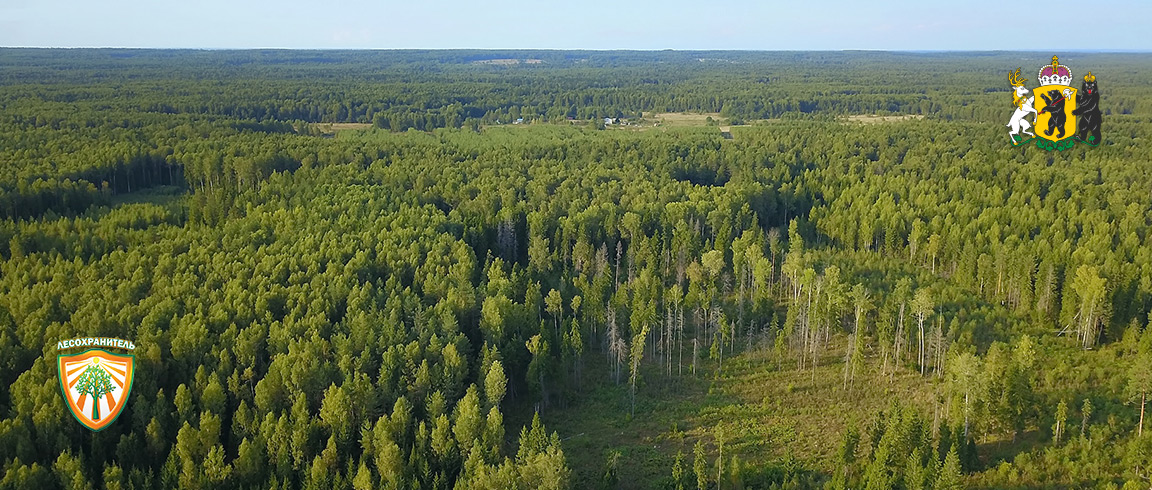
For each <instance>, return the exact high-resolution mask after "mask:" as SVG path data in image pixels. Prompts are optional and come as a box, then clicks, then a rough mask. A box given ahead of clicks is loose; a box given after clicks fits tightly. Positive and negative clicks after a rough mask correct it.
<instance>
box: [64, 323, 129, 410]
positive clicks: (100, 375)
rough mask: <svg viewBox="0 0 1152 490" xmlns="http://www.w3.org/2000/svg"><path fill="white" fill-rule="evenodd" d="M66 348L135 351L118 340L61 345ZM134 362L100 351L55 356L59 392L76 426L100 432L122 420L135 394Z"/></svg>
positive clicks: (94, 340) (127, 355)
mask: <svg viewBox="0 0 1152 490" xmlns="http://www.w3.org/2000/svg"><path fill="white" fill-rule="evenodd" d="M101 341H105V342H101ZM65 344H70V345H76V346H79V345H110V346H118V347H120V346H123V347H124V348H128V347H127V346H131V347H132V348H135V345H132V343H131V342H127V341H123V340H119V339H76V340H72V341H65V342H61V343H60V344H59V345H60V346H63V345H65ZM135 361H136V357H135V356H133V355H131V354H114V353H111V352H108V351H106V350H104V349H99V348H94V349H88V350H86V351H84V352H80V353H78V354H69V355H65V354H60V355H58V356H56V367H57V369H58V370H59V373H60V376H59V377H60V392H61V393H62V394H63V395H64V401H65V403H66V404H67V405H68V410H70V411H71V412H72V416H73V417H75V418H76V421H77V422H80V424H82V425H83V426H84V427H87V428H89V429H91V430H92V431H101V430H104V429H105V428H106V427H108V425H110V424H111V423H112V422H114V421H115V420H116V418H117V417H119V416H120V413H121V412H123V411H124V406H125V405H127V404H128V395H129V394H130V393H131V392H132V380H133V378H134V377H135V371H136V370H135V367H136V366H135Z"/></svg>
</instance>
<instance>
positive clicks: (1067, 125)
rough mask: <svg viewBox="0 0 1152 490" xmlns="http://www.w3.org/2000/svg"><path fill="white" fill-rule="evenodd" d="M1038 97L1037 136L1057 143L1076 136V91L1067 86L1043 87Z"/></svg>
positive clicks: (1039, 89)
mask: <svg viewBox="0 0 1152 490" xmlns="http://www.w3.org/2000/svg"><path fill="white" fill-rule="evenodd" d="M1032 93H1033V94H1035V96H1036V102H1035V103H1036V128H1035V129H1036V136H1037V137H1040V138H1044V139H1046V140H1048V141H1052V142H1057V141H1063V140H1065V139H1068V138H1071V137H1073V136H1075V135H1076V116H1075V115H1073V114H1072V111H1074V110H1076V89H1074V88H1072V87H1069V86H1067V85H1042V86H1040V87H1036V89H1035V90H1033V91H1032Z"/></svg>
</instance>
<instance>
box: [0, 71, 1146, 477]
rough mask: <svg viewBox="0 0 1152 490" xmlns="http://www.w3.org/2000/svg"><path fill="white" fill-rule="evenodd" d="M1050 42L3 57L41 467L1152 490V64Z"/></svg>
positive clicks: (55, 472)
mask: <svg viewBox="0 0 1152 490" xmlns="http://www.w3.org/2000/svg"><path fill="white" fill-rule="evenodd" d="M1050 57H1051V53H944V54H941V53H928V54H921V53H876V52H836V53H819V52H796V53H764V52H610V51H609V52H579V51H499V52H498V51H384V52H374V51H349V52H342V51H318V52H310V51H234V52H233V51H149V50H37V49H0V169H2V170H3V171H2V172H0V259H2V263H0V488H13V489H17V488H67V489H86V488H93V489H95V488H109V489H113V488H116V489H129V488H130V489H161V488H164V489H166V488H193V489H195V488H214V489H231V488H235V489H249V488H252V489H257V488H258V489H289V488H309V489H311V488H325V489H328V488H332V489H356V490H362V489H368V488H444V489H448V488H455V489H464V488H469V489H470V488H493V489H497V488H499V489H505V488H525V489H528V488H533V489H534V488H629V489H632V488H668V489H686V488H699V489H706V488H717V489H719V488H724V489H736V488H814V487H815V488H829V489H841V488H868V489H888V488H896V489H908V490H911V489H926V488H935V489H951V488H1116V489H1120V488H1123V489H1125V490H1128V489H1137V488H1149V487H1150V485H1152V483H1150V476H1152V434H1148V435H1145V434H1143V427H1142V425H1149V424H1152V423H1149V422H1144V421H1143V414H1144V402H1145V401H1146V398H1147V394H1148V392H1149V391H1152V332H1148V331H1147V330H1148V329H1147V326H1148V325H1149V323H1150V321H1152V319H1150V317H1149V310H1150V309H1152V246H1150V242H1149V240H1152V237H1150V236H1149V235H1150V232H1152V221H1150V220H1152V193H1150V192H1149V189H1152V171H1150V170H1152V168H1150V166H1152V158H1150V155H1152V153H1149V147H1148V142H1149V141H1152V121H1150V120H1149V118H1148V117H1149V116H1148V114H1149V113H1150V112H1152V88H1149V87H1148V86H1147V84H1146V83H1145V81H1146V80H1147V79H1148V78H1149V77H1150V76H1152V57H1149V56H1148V55H1142V54H1123V55H1121V54H1085V53H1072V54H1068V55H1067V56H1065V55H1063V54H1062V55H1061V62H1062V63H1064V64H1066V65H1068V66H1071V67H1072V69H1073V70H1075V71H1074V75H1076V76H1080V75H1082V74H1083V73H1086V72H1087V71H1088V70H1092V72H1093V74H1095V75H1096V76H1097V78H1098V80H1099V84H1100V87H1101V93H1102V97H1101V102H1100V105H1101V107H1102V109H1103V111H1104V125H1103V128H1104V130H1103V131H1104V132H1103V135H1104V142H1103V144H1102V145H1101V146H1099V147H1097V148H1087V147H1084V146H1083V145H1081V146H1077V147H1074V148H1072V149H1069V150H1066V151H1062V152H1045V151H1041V150H1038V149H1037V148H1035V147H1017V148H1014V147H1012V146H1011V144H1010V141H1009V138H1008V136H1007V129H1006V128H1005V126H1004V124H1005V123H1006V122H1007V120H1008V117H1009V116H1010V115H1011V108H1012V105H1011V94H1010V91H1009V89H1010V86H1009V85H1008V83H1007V80H1006V74H1007V72H1008V71H1009V70H1011V69H1015V68H1016V67H1017V66H1024V67H1025V68H1026V70H1031V69H1034V68H1031V67H1033V66H1035V67H1039V66H1040V65H1042V64H1044V63H1046V62H1047V61H1048V60H1049V59H1050ZM508 60H519V62H516V63H513V62H510V61H508ZM528 61H531V62H528ZM684 111H687V112H699V113H711V114H716V117H717V118H719V119H720V120H722V121H725V122H726V123H741V122H743V123H747V124H746V125H737V126H736V127H733V128H732V131H731V136H732V138H731V139H728V138H725V137H724V135H722V133H721V132H719V131H717V129H716V128H715V127H708V126H702V127H660V126H653V125H647V126H632V127H609V128H605V127H604V125H603V124H600V125H597V124H596V121H597V120H598V119H599V118H602V117H625V118H629V119H632V120H641V119H642V118H644V117H646V116H647V115H648V114H649V113H652V112H684ZM859 114H878V115H890V114H909V115H917V116H923V117H922V118H916V119H904V120H898V121H889V122H878V123H871V124H865V123H859V122H852V121H849V120H847V119H846V118H844V117H843V116H847V115H859ZM517 119H523V120H524V122H525V123H526V124H518V125H511V124H509V123H510V122H511V121H515V120H517ZM326 123H360V125H358V126H355V128H356V129H341V130H336V131H330V130H329V129H328V128H330V126H325V124H326ZM369 124H370V126H369ZM89 335H95V336H111V337H120V338H126V339H131V340H132V341H133V342H134V343H135V344H136V346H137V351H136V352H135V354H136V369H137V372H136V379H135V385H134V387H133V389H132V394H131V398H130V400H129V402H128V405H127V408H126V409H125V411H124V413H123V415H122V416H121V417H120V419H119V420H118V421H117V422H115V423H114V424H113V425H111V426H110V427H109V428H107V429H106V430H103V431H101V432H91V431H89V430H88V429H86V428H84V427H83V426H81V425H80V424H77V423H76V422H75V421H73V420H71V415H69V412H68V409H67V408H66V404H65V402H64V400H63V399H62V396H61V394H60V389H59V387H58V384H57V383H58V381H57V373H56V367H55V363H56V355H57V352H56V349H55V347H56V342H57V341H59V340H64V339H69V338H73V337H78V336H89ZM1149 430H1150V431H1152V427H1149Z"/></svg>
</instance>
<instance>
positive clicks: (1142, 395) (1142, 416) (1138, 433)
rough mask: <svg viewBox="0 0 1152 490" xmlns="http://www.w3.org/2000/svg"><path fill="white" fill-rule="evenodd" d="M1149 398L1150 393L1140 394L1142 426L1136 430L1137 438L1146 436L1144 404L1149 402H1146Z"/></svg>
mask: <svg viewBox="0 0 1152 490" xmlns="http://www.w3.org/2000/svg"><path fill="white" fill-rule="evenodd" d="M1147 396H1148V393H1146V392H1141V393H1140V426H1139V427H1140V428H1139V429H1136V435H1137V436H1142V435H1144V402H1145V401H1147V400H1145V398H1146V397H1147Z"/></svg>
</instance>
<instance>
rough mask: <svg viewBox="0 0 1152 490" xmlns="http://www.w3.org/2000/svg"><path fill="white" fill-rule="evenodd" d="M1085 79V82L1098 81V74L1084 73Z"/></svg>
mask: <svg viewBox="0 0 1152 490" xmlns="http://www.w3.org/2000/svg"><path fill="white" fill-rule="evenodd" d="M1084 81H1085V82H1095V81H1096V75H1093V74H1092V72H1088V74H1087V75H1084Z"/></svg>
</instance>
